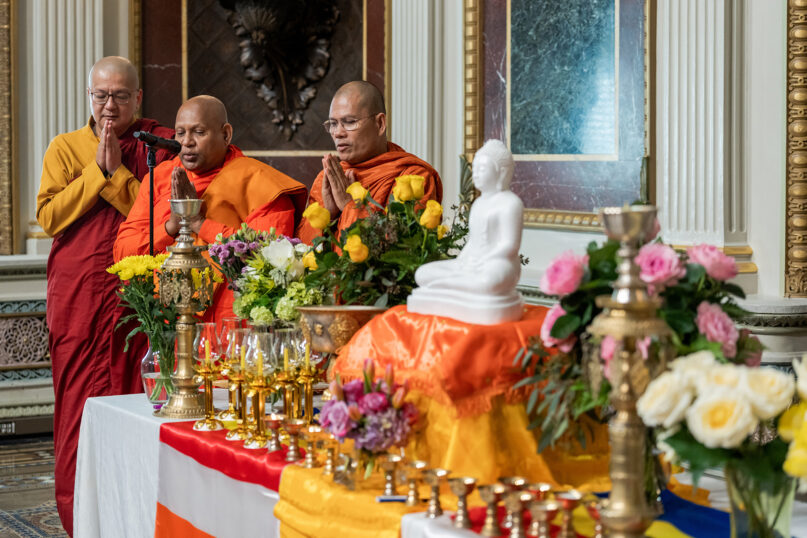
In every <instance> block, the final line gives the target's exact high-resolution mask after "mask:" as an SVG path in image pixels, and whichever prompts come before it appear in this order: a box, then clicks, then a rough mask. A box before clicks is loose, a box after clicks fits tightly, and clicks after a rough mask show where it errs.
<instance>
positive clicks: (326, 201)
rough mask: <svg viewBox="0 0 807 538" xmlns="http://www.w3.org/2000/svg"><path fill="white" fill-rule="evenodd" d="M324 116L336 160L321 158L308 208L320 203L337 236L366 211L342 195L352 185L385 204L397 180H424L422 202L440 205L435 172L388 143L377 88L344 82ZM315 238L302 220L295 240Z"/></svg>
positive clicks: (439, 182)
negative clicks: (333, 222)
mask: <svg viewBox="0 0 807 538" xmlns="http://www.w3.org/2000/svg"><path fill="white" fill-rule="evenodd" d="M328 116H329V117H328V121H326V122H325V123H324V125H325V130H326V131H328V133H329V134H330V135H331V138H333V141H334V144H335V145H336V153H337V154H338V156H339V157H338V158H337V157H336V156H334V155H331V154H328V155H325V156H324V157H323V158H322V172H320V173H319V175H317V178H316V179H315V180H314V184H313V185H312V186H311V194H310V196H309V198H308V203H312V202H318V203H319V205H321V206H322V207H324V208H325V209H327V210H328V211H329V212H330V213H331V218H332V219H338V220H337V230H335V232H336V237H339V234H340V233H341V232H342V230H345V229H347V228H348V227H349V226H350V225H351V224H353V223H354V222H355V221H356V219H358V218H360V217H363V216H365V215H364V212H365V211H367V209H362V208H360V207H358V206H356V203H355V202H354V201H353V199H352V198H351V197H350V195H349V194H347V193H346V192H345V189H346V188H347V187H348V185H350V184H351V183H353V182H354V181H358V182H359V183H361V185H362V187H364V188H365V189H367V190H368V191H369V193H370V196H372V197H373V200H375V201H376V202H378V203H379V204H381V205H386V204H387V203H388V201H389V197H390V193H391V192H392V187H393V186H395V178H396V177H398V176H403V175H410V174H411V175H418V176H423V177H424V178H425V179H426V181H425V183H424V185H423V192H424V194H423V198H422V199H421V201H422V203H425V201H426V200H437V201H438V202H440V201H442V198H443V185H442V183H441V181H440V176H439V175H438V174H437V171H435V169H434V168H432V166H431V165H430V164H429V163H427V162H426V161H424V160H422V159H419V158H418V157H416V156H414V155H412V154H411V153H407V152H405V151H404V150H403V149H402V148H401V147H400V146H398V145H396V144H393V143H392V142H388V141H387V114H386V108H385V106H384V97H383V96H382V95H381V92H380V91H378V88H376V87H375V86H373V85H372V84H370V83H369V82H365V81H361V80H359V81H353V82H348V83H347V84H345V85H344V86H342V87H341V88H339V90H337V92H336V94H335V95H334V97H333V100H332V101H331V109H330V113H329V115H328ZM319 234H320V231H319V230H317V229H316V228H313V227H312V226H311V225H310V224H309V223H308V221H306V220H304V221H303V222H302V223H300V227H299V228H298V230H297V235H298V237H299V238H300V239H302V240H303V241H305V242H306V243H311V241H312V240H313V239H314V238H315V237H317V236H318V235H319Z"/></svg>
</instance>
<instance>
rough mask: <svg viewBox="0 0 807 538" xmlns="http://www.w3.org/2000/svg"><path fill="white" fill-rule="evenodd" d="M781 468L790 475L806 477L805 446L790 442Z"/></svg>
mask: <svg viewBox="0 0 807 538" xmlns="http://www.w3.org/2000/svg"><path fill="white" fill-rule="evenodd" d="M782 468H783V469H784V471H785V472H786V473H787V474H789V475H790V476H795V477H796V478H804V477H807V447H805V446H803V445H800V444H799V443H793V444H791V445H790V448H789V449H788V451H787V457H786V458H785V463H784V465H782Z"/></svg>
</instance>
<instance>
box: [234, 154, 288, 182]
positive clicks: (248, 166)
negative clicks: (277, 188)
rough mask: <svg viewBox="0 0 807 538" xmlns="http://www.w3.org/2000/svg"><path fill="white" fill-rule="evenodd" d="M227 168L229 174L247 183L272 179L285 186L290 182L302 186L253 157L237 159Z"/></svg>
mask: <svg viewBox="0 0 807 538" xmlns="http://www.w3.org/2000/svg"><path fill="white" fill-rule="evenodd" d="M227 168H229V170H228V172H230V173H232V174H234V175H236V176H238V177H241V178H243V179H245V180H247V181H253V180H255V181H265V180H266V179H271V180H273V181H275V182H281V183H285V184H289V182H291V183H297V184H299V185H300V186H302V183H300V182H299V181H297V180H296V179H294V178H293V177H291V176H288V175H286V174H284V173H283V172H281V171H280V170H278V169H277V168H275V167H274V166H271V165H268V164H266V163H265V162H262V161H259V160H258V159H253V158H252V157H247V156H241V157H236V158H235V159H233V160H232V161H230V164H229V166H228V167H227Z"/></svg>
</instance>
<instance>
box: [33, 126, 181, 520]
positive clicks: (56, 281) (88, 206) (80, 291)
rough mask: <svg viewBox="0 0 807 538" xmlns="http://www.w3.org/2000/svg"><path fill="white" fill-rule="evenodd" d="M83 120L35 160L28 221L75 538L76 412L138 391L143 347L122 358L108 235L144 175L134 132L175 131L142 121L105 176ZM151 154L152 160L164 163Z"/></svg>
mask: <svg viewBox="0 0 807 538" xmlns="http://www.w3.org/2000/svg"><path fill="white" fill-rule="evenodd" d="M93 125H94V121H93V120H92V119H90V121H89V122H88V123H87V125H85V126H84V127H82V128H81V129H78V130H77V131H72V132H70V133H64V134H60V135H58V136H57V137H56V138H54V139H53V141H51V143H50V145H49V146H48V149H47V151H46V152H45V156H44V159H43V162H42V180H41V183H40V186H39V193H38V195H37V200H36V201H37V204H36V206H37V212H36V217H37V220H38V221H39V224H40V225H41V226H42V229H43V230H45V232H47V233H48V235H51V236H53V246H52V247H51V249H50V255H49V256H48V269H47V281H48V284H47V323H48V348H49V350H50V357H51V364H52V370H53V391H54V396H55V412H54V415H53V448H54V453H55V469H54V471H55V481H56V484H55V486H56V505H57V508H58V510H59V517H60V518H61V520H62V525H63V526H64V528H65V530H66V531H67V533H68V534H71V535H72V533H73V483H74V482H75V479H74V476H75V470H76V447H77V444H78V434H79V427H80V424H81V414H82V411H83V409H84V402H85V400H86V399H87V398H89V397H91V396H107V395H112V394H127V393H133V392H142V391H143V383H142V381H141V380H140V361H141V359H142V358H143V355H144V354H145V352H146V349H147V347H148V340H147V339H146V337H145V336H144V335H141V334H138V335H136V336H135V337H133V338H132V340H131V341H130V345H129V349H128V351H127V352H126V353H124V352H123V347H124V344H123V342H124V340H125V338H126V335H127V334H128V333H129V331H131V330H132V329H133V328H134V325H133V324H127V325H124V326H122V327H120V328H119V329H117V330H115V327H116V326H117V324H118V320H119V319H120V318H121V316H122V315H125V313H127V312H128V310H126V309H124V308H120V307H118V306H117V305H118V303H119V299H118V297H117V296H116V293H115V292H116V290H117V289H118V286H119V285H120V282H119V280H118V277H116V276H114V275H110V274H109V273H107V272H106V268H107V267H109V266H110V265H112V243H113V242H114V241H115V232H116V231H117V229H118V226H119V225H120V223H121V222H123V219H124V217H125V215H126V214H127V213H128V212H129V209H130V208H131V207H132V204H133V203H134V200H135V197H136V196H137V191H138V189H139V188H140V180H139V179H138V178H139V177H142V176H143V175H144V174H146V172H147V170H148V168H147V167H146V151H145V145H144V144H143V143H142V142H140V141H138V140H137V139H136V138H134V136H133V133H134V131H149V132H152V133H154V134H156V135H157V136H161V137H164V138H171V137H173V136H174V131H173V129H168V128H166V127H160V126H159V125H158V124H157V122H156V121H154V120H150V119H140V120H137V121H135V122H133V123H132V125H130V126H129V128H128V129H127V130H126V132H125V133H123V134H122V135H121V136H120V137H118V139H119V141H120V148H121V165H120V166H119V167H118V169H117V170H115V173H114V174H112V175H111V176H110V177H106V176H105V175H104V173H103V172H102V171H101V169H100V168H99V167H98V164H96V162H95V154H96V152H97V150H98V137H97V136H95V132H94V131H93ZM170 156H171V155H170V154H169V153H167V152H163V151H158V152H157V155H156V157H157V162H160V161H162V160H164V159H167V158H170Z"/></svg>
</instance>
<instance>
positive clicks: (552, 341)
mask: <svg viewBox="0 0 807 538" xmlns="http://www.w3.org/2000/svg"><path fill="white" fill-rule="evenodd" d="M565 315H566V311H565V310H564V309H563V307H561V306H560V305H559V304H556V305H554V306H553V307H552V308H550V309H549V312H547V313H546V317H545V318H544V323H543V325H541V340H543V341H544V345H545V346H546V347H557V348H558V349H559V350H561V351H563V352H564V353H568V352H569V351H571V350H572V348H573V347H574V344H575V342H577V336H575V335H574V334H570V335H569V336H568V337H566V338H564V339H563V340H560V339H558V338H553V337H552V336H551V335H550V333H551V332H552V326H553V325H555V322H556V321H557V320H558V318H559V317H561V316H565Z"/></svg>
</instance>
